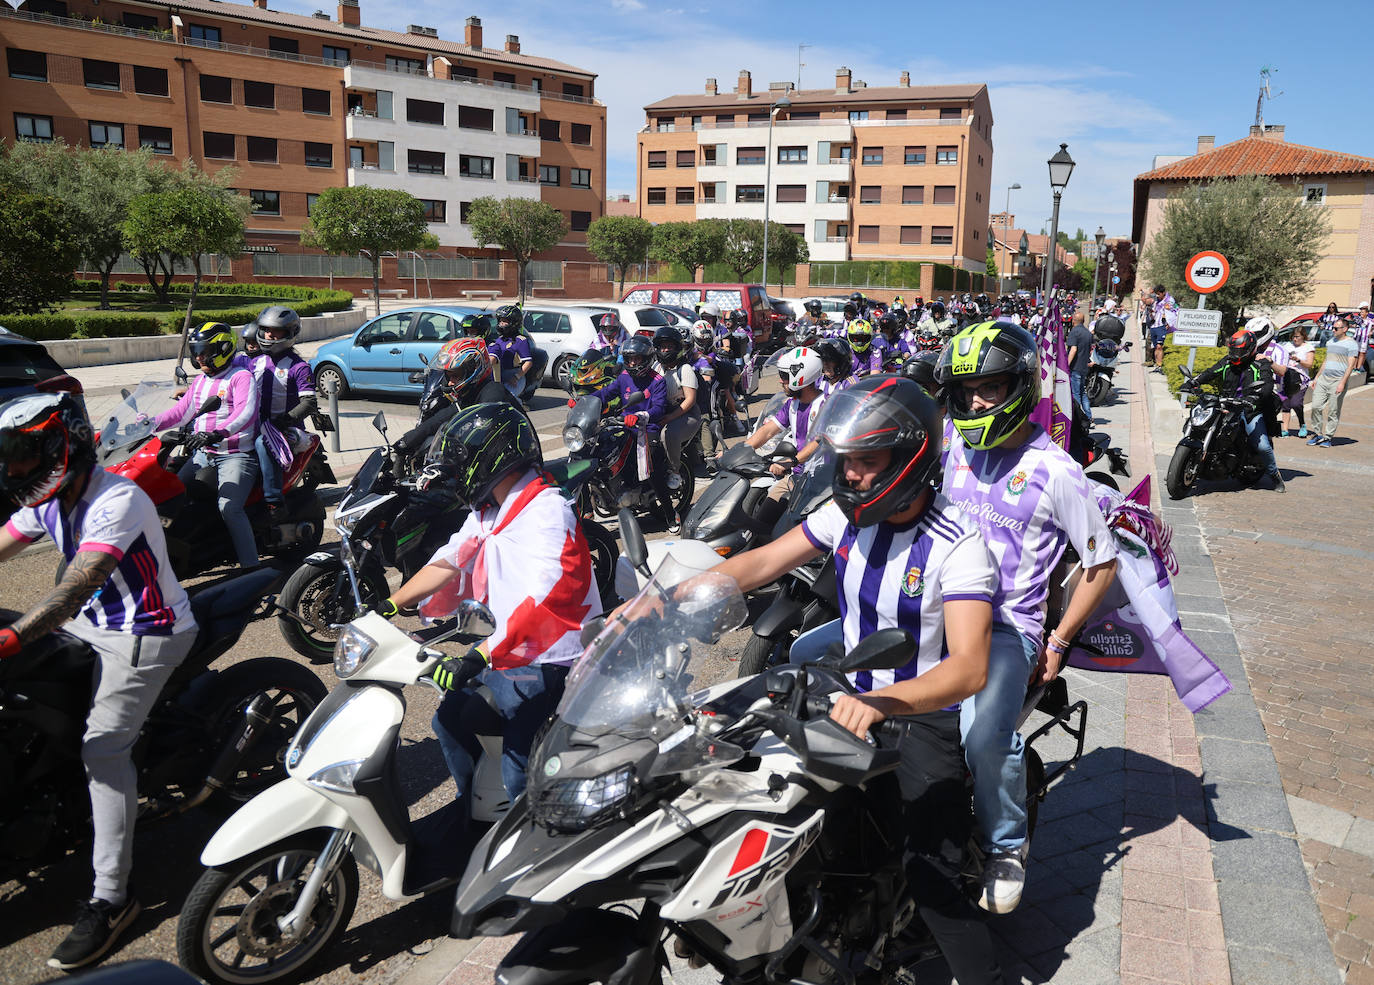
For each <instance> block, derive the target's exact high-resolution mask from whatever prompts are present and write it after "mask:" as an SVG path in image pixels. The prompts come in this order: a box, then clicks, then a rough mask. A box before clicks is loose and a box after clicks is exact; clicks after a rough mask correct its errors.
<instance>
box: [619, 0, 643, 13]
mask: <svg viewBox="0 0 1374 985" xmlns="http://www.w3.org/2000/svg"><path fill="white" fill-rule="evenodd" d="M611 6H612V7H614V8H615V9H616V10H621V11H628V10H643V9H644V4H643V3H642V2H641V0H611Z"/></svg>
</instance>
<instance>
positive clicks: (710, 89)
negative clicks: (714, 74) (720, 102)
mask: <svg viewBox="0 0 1374 985" xmlns="http://www.w3.org/2000/svg"><path fill="white" fill-rule="evenodd" d="M715 94H716V80H715V79H707V80H706V95H708V96H714V95H715Z"/></svg>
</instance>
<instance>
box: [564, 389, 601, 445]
mask: <svg viewBox="0 0 1374 985" xmlns="http://www.w3.org/2000/svg"><path fill="white" fill-rule="evenodd" d="M600 420H601V398H600V397H598V396H596V395H594V394H590V393H589V394H587V396H585V397H578V398H577V403H575V404H573V405H572V407H571V408H570V409H569V410H568V419H567V421H566V422H565V423H564V425H563V426H564V428H577V429H578V430H580V431H581V432H582V433H583V434H584V435H592V434H595V433H596V425H597V422H598V421H600Z"/></svg>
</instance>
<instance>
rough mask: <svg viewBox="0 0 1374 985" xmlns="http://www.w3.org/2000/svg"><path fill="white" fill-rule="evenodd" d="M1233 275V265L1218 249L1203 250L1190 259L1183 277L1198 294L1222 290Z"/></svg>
mask: <svg viewBox="0 0 1374 985" xmlns="http://www.w3.org/2000/svg"><path fill="white" fill-rule="evenodd" d="M1230 276H1231V265H1230V264H1229V263H1227V262H1226V258H1225V257H1224V256H1222V255H1221V254H1220V253H1218V252H1217V251H1216V250H1203V251H1202V252H1201V253H1199V254H1198V255H1197V256H1195V257H1193V258H1192V259H1191V260H1189V261H1188V266H1187V268H1186V269H1185V270H1184V271H1183V277H1184V279H1185V280H1186V281H1187V282H1188V286H1189V287H1191V288H1192V289H1193V290H1194V291H1196V292H1197V293H1198V294H1211V293H1212V292H1214V291H1219V290H1221V287H1222V285H1223V284H1225V283H1226V278H1228V277H1230Z"/></svg>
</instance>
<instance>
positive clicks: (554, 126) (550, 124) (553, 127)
mask: <svg viewBox="0 0 1374 985" xmlns="http://www.w3.org/2000/svg"><path fill="white" fill-rule="evenodd" d="M539 139H540V140H559V139H561V138H560V137H559V136H558V121H557V120H540V121H539Z"/></svg>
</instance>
